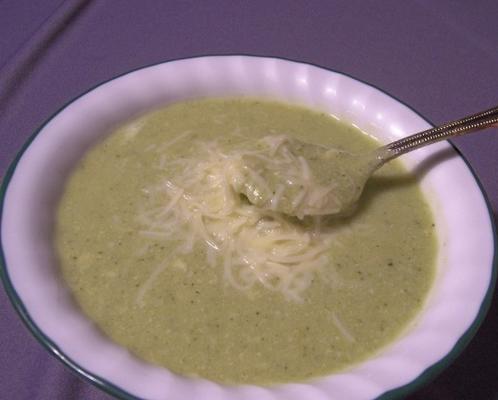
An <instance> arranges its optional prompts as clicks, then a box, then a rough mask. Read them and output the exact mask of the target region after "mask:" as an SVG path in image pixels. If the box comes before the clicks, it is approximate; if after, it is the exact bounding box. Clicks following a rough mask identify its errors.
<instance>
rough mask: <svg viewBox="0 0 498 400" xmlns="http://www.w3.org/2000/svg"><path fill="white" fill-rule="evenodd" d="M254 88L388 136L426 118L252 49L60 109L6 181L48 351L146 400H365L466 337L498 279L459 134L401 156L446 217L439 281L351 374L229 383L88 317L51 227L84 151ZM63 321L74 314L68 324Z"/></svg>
mask: <svg viewBox="0 0 498 400" xmlns="http://www.w3.org/2000/svg"><path fill="white" fill-rule="evenodd" d="M220 96H229V97H233V96H250V97H261V98H270V99H276V100H281V101H286V102H292V103H297V104H302V105H305V106H308V107H311V108H316V109H319V110H322V111H326V112H328V113H330V114H332V115H334V116H335V117H337V118H339V119H343V120H346V121H351V122H352V123H353V124H354V125H355V126H357V127H358V128H360V129H361V130H363V131H365V132H366V133H368V134H369V135H372V136H374V137H376V138H378V139H380V140H381V141H383V142H388V141H391V140H395V139H397V138H401V137H403V136H407V135H408V134H410V133H414V132H417V131H420V130H423V129H426V128H428V127H429V124H428V123H427V122H426V121H425V120H424V119H422V118H421V117H420V116H419V115H417V114H416V113H415V112H413V111H412V110H411V109H409V108H408V107H406V106H404V105H403V104H401V103H400V102H398V101H396V100H395V99H393V98H392V97H390V96H388V95H386V94H385V93H383V92H381V91H379V90H378V89H375V88H373V87H372V86H369V85H367V84H364V83H362V82H359V81H357V80H355V79H353V78H351V77H348V76H346V75H343V74H340V73H336V72H332V71H328V70H325V69H322V68H318V67H315V66H311V65H308V64H302V63H296V62H291V61H286V60H280V59H274V58H259V57H247V56H222V57H201V58H195V59H186V60H179V61H173V62H168V63H163V64H158V65H155V66H152V67H148V68H144V69H140V70H137V71H134V72H131V73H129V74H126V75H123V76H121V77H119V78H116V79H113V80H111V81H108V82H107V83H104V84H102V85H100V86H98V87H96V88H94V89H92V90H91V91H89V92H87V93H86V94H84V95H82V96H80V97H79V98H77V99H76V100H74V101H73V102H71V103H70V104H68V105H67V106H66V107H65V108H63V109H62V110H60V111H59V112H58V113H57V114H55V116H54V117H52V118H51V119H50V120H49V121H48V122H47V123H46V124H45V125H44V126H43V127H42V128H41V129H40V130H39V131H38V132H37V133H36V134H35V135H34V138H33V140H32V142H31V143H30V145H29V146H28V147H27V148H26V149H25V151H24V152H23V153H22V157H20V159H19V160H17V162H16V163H14V164H13V167H12V170H11V173H10V174H9V175H8V176H7V177H6V179H5V182H4V188H5V194H4V199H3V211H2V215H1V218H2V219H1V223H2V225H1V244H2V252H3V259H4V264H5V267H4V268H5V270H4V278H5V279H4V280H5V284H6V287H7V290H8V292H9V295H10V296H11V298H12V300H13V302H14V304H15V306H16V308H17V309H18V311H19V312H20V313H21V315H22V317H23V319H24V320H25V321H26V322H27V323H28V325H29V327H30V329H31V330H32V331H33V332H34V333H35V335H36V336H37V337H38V338H39V339H40V340H41V341H42V342H43V343H44V344H45V345H46V346H48V347H49V348H50V349H51V351H53V352H55V353H56V354H57V355H58V356H59V357H60V358H61V359H62V360H63V361H64V362H66V363H68V364H70V365H71V366H72V367H73V368H75V369H77V370H78V371H79V372H80V373H82V374H83V375H85V376H86V377H87V378H89V379H91V380H92V381H93V382H95V383H97V384H98V385H99V386H101V387H103V388H104V389H105V390H108V391H110V392H112V393H114V394H117V395H119V396H122V397H129V396H137V397H140V398H151V399H168V398H191V399H196V398H202V399H224V398H226V399H228V398H237V399H238V398H240V399H249V398H255V396H258V398H262V399H265V398H286V399H294V398H295V399H299V398H303V397H306V398H309V399H322V398H336V397H337V398H344V395H345V394H347V398H350V399H368V398H375V397H378V396H380V395H382V394H383V393H386V392H389V391H392V390H394V389H396V388H398V387H401V386H404V385H407V384H410V383H412V382H413V381H415V380H416V379H417V378H418V377H419V376H420V375H421V374H423V373H424V371H426V370H427V369H428V368H429V367H431V366H433V365H434V364H437V363H439V366H441V363H440V361H441V360H442V359H444V358H445V357H447V355H448V354H450V353H451V352H452V351H454V348H455V346H456V345H457V343H460V344H462V343H464V342H466V341H468V339H469V337H470V332H471V331H473V330H474V328H475V327H476V326H477V324H478V322H479V318H482V314H483V312H484V311H485V308H486V304H485V303H486V302H484V303H483V301H484V300H485V298H486V296H487V295H488V296H489V293H490V288H491V286H492V282H493V279H492V278H493V257H494V239H493V226H492V222H491V219H490V215H489V211H488V207H487V205H486V201H485V198H484V197H483V194H482V192H481V190H480V188H479V185H478V183H477V182H476V179H475V177H474V176H473V174H472V172H471V171H470V170H469V168H468V166H467V165H466V163H465V162H464V161H463V160H462V158H461V157H459V156H458V154H457V153H456V152H455V150H454V149H453V148H452V147H451V146H450V145H449V144H448V143H439V144H436V145H433V146H431V147H429V148H424V149H421V150H418V151H417V152H414V153H411V154H408V155H406V156H405V157H404V162H405V164H406V165H407V167H408V168H409V169H411V170H412V171H414V173H416V174H417V175H418V176H419V179H420V185H421V188H422V190H423V191H424V193H425V195H426V197H427V199H428V200H429V202H430V205H431V207H432V210H433V213H434V215H435V217H436V222H437V226H438V238H439V255H438V269H437V277H436V281H435V283H434V286H433V289H432V291H431V293H430V296H429V298H428V300H427V303H426V306H425V308H424V311H423V312H422V313H421V315H420V316H419V318H418V319H417V320H416V321H415V322H414V323H413V324H412V326H410V328H409V329H407V331H406V333H405V334H404V335H403V337H402V338H401V339H400V340H398V341H397V342H396V343H393V344H392V345H390V346H389V347H387V348H385V349H384V350H383V351H382V352H381V353H380V354H379V355H378V356H377V357H375V358H372V359H370V360H368V361H366V362H364V363H362V364H361V365H358V366H356V367H354V368H352V369H351V370H348V371H346V372H344V373H340V374H334V375H332V376H328V377H324V378H320V379H316V380H314V381H312V382H308V383H303V384H286V385H280V386H274V387H270V388H262V387H256V386H238V387H226V386H222V385H218V384H215V383H213V382H209V381H205V380H200V379H198V380H193V379H186V378H182V377H179V376H176V375H174V374H172V373H170V372H168V371H167V370H165V369H162V368H159V367H156V366H153V365H150V364H147V363H144V362H142V361H140V360H138V359H136V358H135V357H133V356H131V355H130V354H129V353H128V352H127V351H126V350H125V349H123V348H121V347H119V346H117V345H115V344H114V343H112V342H110V341H109V340H108V339H107V338H105V337H104V336H102V335H101V334H100V333H99V331H98V329H96V328H95V326H94V324H93V323H92V322H90V321H88V320H87V319H86V318H85V317H84V316H82V315H81V314H80V313H79V311H78V309H77V307H76V306H75V305H74V303H73V301H72V298H71V294H70V293H69V291H68V290H67V288H66V286H65V285H64V283H63V282H62V280H61V279H60V277H59V275H58V267H57V257H56V255H55V253H54V251H53V244H52V241H53V239H52V238H53V223H54V215H55V210H56V207H57V204H58V199H59V198H60V195H61V193H62V191H63V189H64V182H65V181H66V180H67V178H68V176H69V175H70V174H71V171H72V170H73V168H74V166H75V164H76V163H77V162H78V160H79V159H81V157H82V156H83V155H84V154H85V152H86V151H87V150H88V149H89V148H90V147H91V146H93V145H94V144H95V143H97V142H98V141H99V140H101V139H102V137H103V136H104V135H106V134H107V133H109V132H110V131H112V128H113V127H115V126H117V125H120V124H122V123H123V122H124V121H126V120H129V119H131V118H133V117H134V116H136V115H139V114H141V113H143V112H146V111H149V110H151V109H154V108H157V107H160V106H164V105H166V104H168V103H172V102H177V101H181V100H185V99H190V98H198V97H220ZM61 321H63V323H61Z"/></svg>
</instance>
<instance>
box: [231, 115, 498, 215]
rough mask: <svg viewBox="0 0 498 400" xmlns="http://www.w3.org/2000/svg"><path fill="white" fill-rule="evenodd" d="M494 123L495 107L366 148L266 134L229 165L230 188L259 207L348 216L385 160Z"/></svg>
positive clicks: (291, 213) (496, 121) (496, 116)
mask: <svg viewBox="0 0 498 400" xmlns="http://www.w3.org/2000/svg"><path fill="white" fill-rule="evenodd" d="M497 123H498V107H495V108H492V109H489V110H486V111H483V112H480V113H477V114H473V115H470V116H468V117H465V118H462V119H459V120H456V121H453V122H449V123H447V124H444V125H441V126H439V127H436V128H432V129H428V130H426V131H423V132H420V133H416V134H414V135H411V136H408V137H406V138H403V139H401V140H398V141H395V142H392V143H390V144H387V145H385V146H382V147H380V148H378V149H376V150H375V151H373V152H370V153H365V154H353V153H349V152H347V151H343V150H339V149H330V148H326V147H324V146H320V145H315V144H311V143H305V142H302V141H300V140H297V139H294V138H289V137H287V136H285V135H280V136H266V137H265V138H263V139H262V140H261V141H259V143H258V146H257V148H258V149H259V152H255V153H253V154H250V155H245V156H244V157H242V158H241V160H240V162H239V163H238V165H237V167H235V168H233V169H232V171H235V173H232V175H231V177H232V186H233V188H234V189H235V190H236V191H237V192H239V193H241V194H242V195H244V196H246V197H247V199H248V200H249V202H250V203H252V204H254V205H256V206H257V207H260V208H263V209H269V210H272V211H276V212H280V213H282V214H285V215H289V216H295V217H298V218H300V219H302V218H304V217H305V216H318V215H335V216H341V217H342V216H347V215H350V214H351V213H352V212H354V210H355V209H356V205H357V203H358V201H359V199H360V197H361V194H362V192H363V188H364V186H365V184H366V182H367V181H368V179H369V178H370V176H371V175H372V174H373V173H374V172H375V171H376V170H377V169H378V168H380V167H381V166H382V165H384V164H385V163H386V162H388V161H390V160H392V159H394V158H397V157H399V156H401V155H402V154H405V153H408V152H410V151H413V150H416V149H418V148H420V147H423V146H427V145H429V144H432V143H436V142H439V141H441V140H445V139H448V138H450V137H454V136H461V135H464V134H467V133H472V132H475V131H478V130H481V129H485V128H488V127H490V126H493V125H495V124H497Z"/></svg>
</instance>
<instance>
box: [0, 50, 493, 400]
mask: <svg viewBox="0 0 498 400" xmlns="http://www.w3.org/2000/svg"><path fill="white" fill-rule="evenodd" d="M234 56H235V57H246V58H256V59H274V60H282V61H289V62H293V63H299V64H304V65H308V66H311V67H315V68H318V69H321V70H325V71H327V72H333V73H336V74H339V75H342V76H345V77H347V78H350V79H353V80H355V81H357V82H360V83H362V84H363V85H366V86H369V87H370V88H373V89H376V90H378V91H379V92H381V93H382V94H384V95H385V96H387V97H389V98H391V99H392V100H395V101H396V102H397V103H399V104H401V105H403V106H404V107H406V108H407V109H409V110H410V111H411V112H413V113H414V114H416V115H417V116H418V117H420V118H421V119H422V120H424V121H425V122H426V123H428V124H429V125H431V126H434V124H433V123H432V122H431V121H429V120H428V119H427V118H426V117H424V116H423V115H422V114H421V113H419V112H418V111H417V110H415V109H414V108H413V107H411V106H410V105H408V104H406V103H405V102H404V101H402V100H400V99H399V98H398V97H396V96H394V95H392V94H391V93H389V92H387V91H386V90H384V89H382V88H380V87H378V86H376V85H374V84H371V83H370V82H367V81H365V80H363V79H359V78H357V77H355V76H353V75H351V74H349V73H345V72H342V71H340V70H336V69H333V68H329V67H324V66H322V65H319V64H315V63H312V62H307V61H299V60H296V59H291V58H286V57H280V56H267V55H255V54H246V53H227V54H216V53H213V54H204V55H198V56H193V57H180V58H174V59H168V60H165V61H159V62H154V63H151V64H146V65H143V66H140V67H137V68H134V69H131V70H128V71H126V72H123V73H120V74H117V75H114V76H113V77H111V78H108V79H106V80H103V81H100V82H99V83H97V84H95V85H93V86H92V87H90V88H89V89H87V90H85V91H83V92H82V93H80V94H79V95H77V96H75V97H73V98H71V99H70V100H69V101H67V102H65V103H64V104H63V105H62V106H61V107H59V108H58V109H57V110H56V111H55V112H54V113H52V115H50V116H49V117H48V118H47V119H46V120H45V121H44V122H43V123H42V124H41V125H40V126H39V127H38V128H37V129H36V130H35V131H34V132H33V133H32V134H31V135H30V136H29V137H28V139H27V140H26V141H25V142H24V144H23V145H22V147H21V149H20V150H19V151H18V153H17V154H16V155H15V157H14V158H13V160H12V161H11V163H10V165H9V167H8V168H7V170H6V172H5V175H4V177H3V179H2V182H1V185H0V226H2V217H3V211H4V210H3V209H4V202H5V195H6V193H7V189H8V186H9V183H10V182H11V179H12V177H13V175H14V172H15V170H16V168H17V164H18V163H19V161H20V159H21V158H22V156H23V155H24V153H25V151H26V150H27V149H28V148H29V146H30V145H31V143H32V142H33V141H34V139H35V138H36V137H37V136H38V134H39V133H40V132H41V131H42V130H43V129H44V128H45V126H46V125H47V124H48V123H49V122H51V121H52V119H54V118H55V117H56V116H57V115H59V114H60V113H61V112H62V111H64V110H65V109H66V108H67V107H69V106H70V105H71V104H72V103H74V102H75V101H76V100H78V99H79V98H81V97H83V96H85V95H86V94H87V93H89V92H91V91H93V90H94V89H96V88H98V87H100V86H102V85H104V84H106V83H109V82H111V81H114V80H116V79H118V78H121V77H122V76H125V75H128V74H130V73H133V72H135V71H139V70H142V69H146V68H149V67H154V66H158V65H162V64H167V63H172V62H175V61H184V60H195V59H200V58H207V57H219V58H223V57H227V58H228V57H234ZM447 142H448V143H449V144H450V146H451V147H452V148H453V150H454V151H455V152H456V153H457V155H458V156H459V157H460V158H461V159H462V160H463V161H464V163H465V165H466V167H467V168H468V170H469V172H470V173H471V175H472V177H473V179H474V180H475V182H476V183H477V186H478V188H479V191H480V194H481V196H482V198H483V200H484V203H485V205H486V208H487V211H488V216H489V219H490V225H491V231H492V232H491V233H492V239H493V258H492V262H491V276H490V280H489V286H488V288H487V291H486V293H485V295H484V298H483V300H482V302H481V305H480V307H479V311H478V313H477V315H476V317H475V318H474V320H473V321H472V323H471V324H470V326H469V327H468V328H467V330H466V331H465V332H464V333H463V334H462V335H461V336H460V338H459V339H458V340H457V342H456V343H455V345H454V346H453V348H452V349H451V350H450V351H449V352H448V353H447V354H446V355H445V356H444V357H443V358H441V359H440V360H439V361H437V362H436V363H434V364H432V365H431V366H429V367H427V368H426V369H425V370H424V371H423V372H422V373H421V374H420V375H419V376H418V377H416V378H415V379H413V380H412V381H410V382H408V383H406V384H405V385H403V386H400V387H397V388H395V389H392V390H389V391H386V392H384V393H382V394H381V395H380V396H379V397H377V399H382V400H387V399H395V398H400V397H402V396H406V395H408V394H410V393H412V392H413V391H415V390H416V389H418V388H420V387H422V386H424V385H426V384H428V383H429V382H431V381H432V380H433V379H435V378H436V377H437V376H438V375H439V374H440V373H441V372H442V371H443V370H444V369H445V368H446V367H448V366H449V365H450V364H451V363H452V362H453V361H454V360H455V359H456V358H457V357H458V356H459V355H460V353H461V352H462V351H463V350H464V349H465V347H466V346H467V345H468V344H469V342H470V340H471V339H472V338H473V336H474V335H475V334H476V332H477V330H478V329H479V327H480V325H481V324H482V322H483V321H484V318H485V316H486V314H487V312H488V310H489V307H490V305H491V301H492V297H493V293H494V288H495V286H496V281H497V276H498V250H497V243H498V235H497V228H496V223H495V220H494V217H493V210H492V207H491V203H490V201H489V199H488V196H487V194H486V192H485V190H484V187H483V185H482V183H481V182H480V180H479V178H478V176H477V174H476V173H475V171H474V170H473V169H472V167H471V165H470V163H469V162H468V160H467V159H466V158H465V157H464V155H463V154H462V153H461V151H460V150H459V149H458V148H457V147H456V146H455V145H454V144H453V143H452V142H449V141H447ZM2 243H3V242H2V234H1V230H0V279H1V280H2V283H3V286H4V288H5V291H6V293H7V296H8V298H9V300H10V302H11V303H12V305H13V307H14V309H15V310H16V312H17V313H18V315H19V316H20V318H21V320H22V321H23V323H24V325H25V326H26V327H27V328H28V330H29V331H30V332H31V334H32V335H33V336H34V337H35V338H36V340H37V341H38V342H39V343H41V344H42V346H43V347H45V349H47V350H48V352H49V354H51V355H52V356H53V357H55V358H57V359H59V360H60V361H62V363H63V364H64V365H65V366H66V367H68V368H69V369H70V370H71V371H73V372H76V373H77V374H78V375H80V376H82V377H83V378H84V379H85V380H86V381H88V382H90V383H91V384H93V385H94V386H96V387H98V388H99V389H101V390H103V391H104V392H106V393H108V394H111V395H112V396H116V397H118V398H121V399H126V400H136V399H137V397H136V396H135V395H132V394H131V393H128V392H127V391H126V390H125V389H122V388H120V387H119V386H117V385H114V384H113V383H111V382H109V381H107V380H106V379H104V378H102V377H100V376H98V375H97V374H95V373H92V372H91V371H88V370H86V369H85V368H83V367H81V366H80V365H79V364H78V363H77V362H76V361H74V360H72V359H71V358H70V357H68V356H67V355H66V354H65V353H64V352H63V351H62V350H61V349H60V348H59V347H58V346H57V345H56V344H55V343H54V342H53V341H52V340H51V339H50V338H49V337H48V336H46V335H45V334H44V333H43V332H42V331H41V329H40V328H39V327H38V326H37V325H36V323H35V322H34V321H33V319H32V318H31V316H30V314H29V312H28V310H27V309H26V307H25V305H24V303H23V301H22V299H21V297H20V296H19V295H18V293H17V291H16V289H15V287H14V285H13V284H12V281H11V279H10V277H9V272H8V269H7V263H6V261H5V256H4V251H3V244H2Z"/></svg>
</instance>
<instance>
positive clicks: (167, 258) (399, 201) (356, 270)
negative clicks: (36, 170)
mask: <svg viewBox="0 0 498 400" xmlns="http://www.w3.org/2000/svg"><path fill="white" fill-rule="evenodd" d="M272 135H274V136H275V137H279V136H280V135H285V136H286V137H289V138H297V139H299V140H302V141H305V142H310V143H316V144H321V145H324V146H329V147H335V148H339V149H342V150H346V151H351V152H361V151H368V150H371V149H374V148H375V147H376V146H378V145H379V144H378V143H377V142H375V141H374V140H373V139H372V138H370V137H368V136H367V135H366V134H364V133H362V132H360V131H359V130H358V129H356V128H355V127H353V126H352V125H351V124H350V123H347V122H342V121H337V120H335V119H334V118H332V117H330V116H329V115H326V114H323V113H319V112H316V111H312V110H309V109H305V108H301V107H298V106H293V105H287V104H283V103H277V102H270V101H259V100H255V99H243V98H233V99H201V100H194V101H189V102H184V103H178V104H174V105H170V106H168V107H166V108H164V109H161V110H158V111H154V112H152V113H150V114H147V115H145V116H143V117H141V118H139V119H137V120H135V121H132V122H130V123H128V124H126V125H124V126H123V127H121V128H120V129H118V130H117V131H115V132H114V133H112V134H111V135H109V136H108V137H106V139H105V140H104V141H102V142H101V143H99V144H98V145H96V146H95V147H94V148H93V149H92V150H91V151H90V152H89V153H88V154H87V155H86V156H85V158H84V159H83V160H82V161H81V162H80V164H79V165H78V167H77V169H76V170H75V172H74V174H73V175H72V177H71V178H70V180H69V182H68V183H67V187H66V190H65V193H64V195H63V197H62V200H61V203H60V207H59V211H58V220H57V231H56V247H57V251H58V253H59V256H60V264H61V270H62V273H63V276H64V278H65V279H66V281H67V283H68V284H69V286H70V288H71V289H72V291H73V293H74V297H75V299H76V301H77V303H78V304H79V306H80V307H81V309H82V311H83V312H84V313H85V314H86V315H87V316H88V317H89V318H91V319H92V320H93V321H95V323H96V324H97V325H98V327H99V328H100V329H101V330H102V331H103V332H104V333H105V334H106V335H108V336H109V337H110V338H111V339H112V340H113V341H115V342H117V343H119V344H121V345H123V346H125V347H126V348H128V349H129V350H130V351H131V352H132V353H134V354H135V355H136V356H138V357H140V358H142V359H144V360H147V361H149V362H151V363H154V364H158V365H161V366H164V367H166V368H168V369H170V370H171V371H174V372H176V373H179V374H183V375H186V376H193V377H203V378H207V379H211V380H214V381H217V382H222V383H227V384H239V383H253V384H275V383H284V382H291V381H293V382H296V381H305V380H307V379H309V378H312V377H317V376H323V375H327V374H330V373H333V372H336V371H341V370H344V369H347V368H349V367H351V366H353V365H355V364H357V363H358V362H360V361H362V360H365V359H367V358H368V357H370V356H372V355H373V354H375V353H376V352H377V351H379V349H381V348H383V347H384V346H386V345H387V344H389V343H390V342H392V341H393V340H395V339H396V338H397V337H398V336H399V335H400V334H401V333H402V332H403V330H404V329H405V328H406V327H407V326H408V325H409V323H410V322H411V321H412V320H413V319H414V317H415V316H416V314H417V312H418V311H420V309H421V307H422V306H423V303H424V299H425V297H426V295H427V293H428V291H429V289H430V287H431V284H432V281H433V277H434V271H435V259H436V252H437V241H436V234H435V226H434V221H433V218H432V214H431V211H430V209H429V206H428V204H427V203H426V201H425V199H424V197H423V195H422V193H421V191H420V189H419V188H418V186H417V179H416V178H415V177H413V176H412V175H410V174H408V173H407V172H406V171H405V169H404V168H403V166H402V164H401V163H400V162H398V161H396V162H391V163H389V164H388V165H386V166H384V167H383V168H382V169H380V170H379V171H377V173H376V174H375V175H374V177H373V178H372V179H371V180H370V181H369V182H368V184H367V187H366V189H365V193H364V195H363V197H362V199H361V202H360V206H359V207H358V209H357V210H356V212H355V213H354V214H353V215H352V216H350V217H348V218H347V219H337V218H335V219H334V218H329V217H326V216H321V217H313V218H309V217H305V218H303V219H299V218H296V217H286V216H283V215H279V214H278V213H274V212H272V211H271V210H261V209H258V208H257V207H255V206H253V205H252V204H250V203H249V202H248V201H247V198H244V196H241V195H239V194H237V193H236V192H235V191H234V190H233V187H232V186H231V182H232V181H233V179H232V178H233V176H234V174H235V173H237V172H236V170H235V169H234V168H235V167H236V165H237V162H238V161H237V160H239V159H240V157H241V154H243V155H247V154H250V155H251V157H253V156H254V157H256V158H255V160H257V157H260V156H261V154H260V153H258V151H259V149H258V147H257V146H255V145H254V143H255V142H257V139H260V138H263V137H267V136H272ZM266 154H267V153H266ZM253 165H254V168H253V169H249V170H246V172H247V173H248V174H252V175H251V177H252V179H257V178H258V163H257V161H255V162H253ZM323 168H327V166H326V165H323ZM234 171H235V172H234ZM231 179H232V180H231ZM275 196H276V198H278V193H277V194H275ZM277 200H278V199H277Z"/></svg>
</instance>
